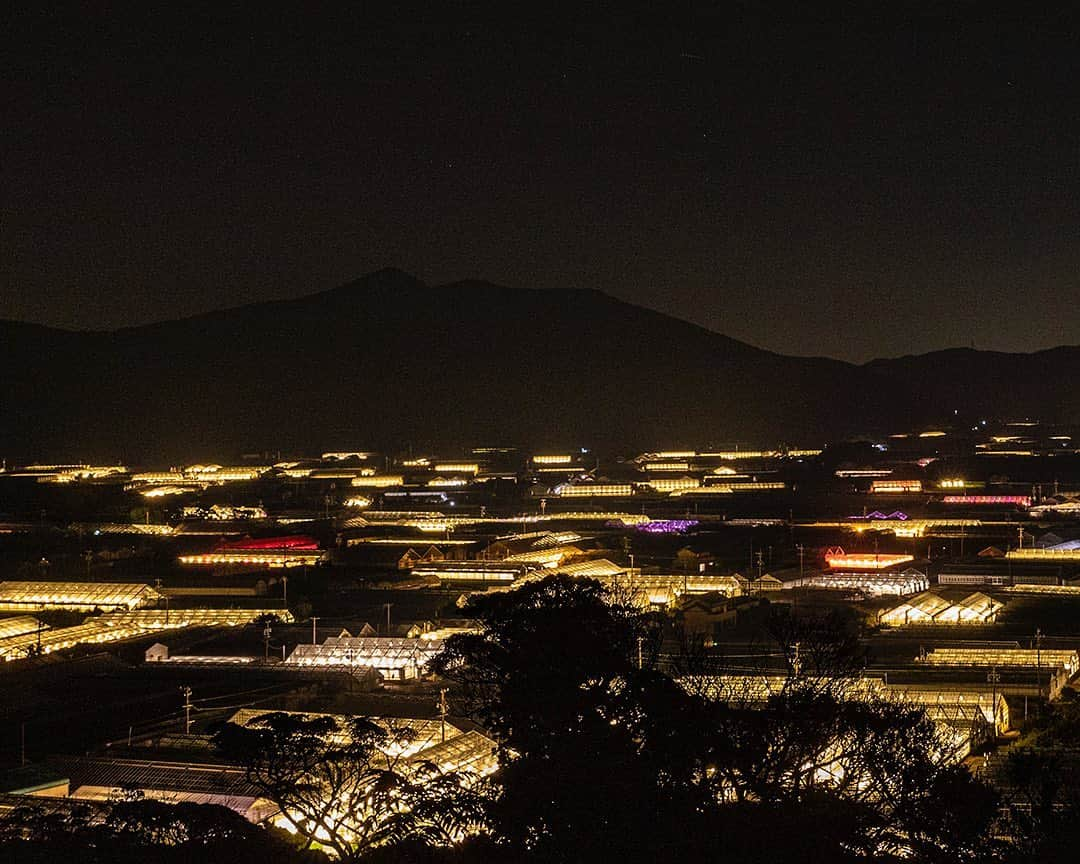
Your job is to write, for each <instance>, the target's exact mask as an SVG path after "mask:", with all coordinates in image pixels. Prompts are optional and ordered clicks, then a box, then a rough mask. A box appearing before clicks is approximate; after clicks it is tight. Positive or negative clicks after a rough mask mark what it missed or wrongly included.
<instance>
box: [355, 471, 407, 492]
mask: <svg viewBox="0 0 1080 864" xmlns="http://www.w3.org/2000/svg"><path fill="white" fill-rule="evenodd" d="M404 482H405V478H404V477H402V476H401V475H400V474H375V475H373V476H370V477H353V479H352V485H353V486H357V487H360V488H363V489H389V488H392V487H394V486H401V485H402V484H404Z"/></svg>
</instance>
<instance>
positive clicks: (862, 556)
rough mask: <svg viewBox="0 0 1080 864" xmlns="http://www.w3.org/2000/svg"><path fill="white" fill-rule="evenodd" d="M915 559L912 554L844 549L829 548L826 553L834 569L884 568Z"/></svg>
mask: <svg viewBox="0 0 1080 864" xmlns="http://www.w3.org/2000/svg"><path fill="white" fill-rule="evenodd" d="M914 560H915V559H914V558H913V557H912V556H911V555H886V554H874V553H866V552H854V553H848V552H845V551H844V550H843V549H837V550H829V552H828V553H826V555H825V563H826V564H828V565H829V566H830V567H831V568H832V569H834V570H884V569H886V568H888V567H895V566H897V565H898V564H906V563H908V562H909V561H914Z"/></svg>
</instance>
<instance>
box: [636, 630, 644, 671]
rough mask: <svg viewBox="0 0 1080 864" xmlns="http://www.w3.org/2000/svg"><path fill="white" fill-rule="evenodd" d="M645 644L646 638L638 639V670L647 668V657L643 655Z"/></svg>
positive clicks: (640, 637)
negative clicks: (642, 649)
mask: <svg viewBox="0 0 1080 864" xmlns="http://www.w3.org/2000/svg"><path fill="white" fill-rule="evenodd" d="M644 643H645V637H644V636H638V637H637V668H638V669H639V670H640V669H643V668H644V667H645V657H644V655H643V654H642V651H641V646H642V645H643V644H644Z"/></svg>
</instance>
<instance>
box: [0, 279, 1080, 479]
mask: <svg viewBox="0 0 1080 864" xmlns="http://www.w3.org/2000/svg"><path fill="white" fill-rule="evenodd" d="M1078 371H1080V348H1059V349H1055V350H1053V351H1045V352H1040V353H1037V354H1031V355H1006V354H994V353H988V352H975V351H968V350H959V351H946V352H939V353H936V354H929V355H925V356H922V357H904V358H900V359H897V360H879V361H874V362H872V363H868V364H866V365H865V366H854V365H851V364H848V363H843V362H840V361H837V360H829V359H824V358H798V357H786V356H783V355H779V354H774V353H772V352H768V351H763V350H761V349H758V348H754V347H753V346H750V345H747V344H745V343H742V342H738V341H736V340H734V339H730V338H728V337H726V336H722V335H719V334H717V333H713V332H710V331H708V330H704V329H702V328H700V327H697V326H694V325H692V324H689V323H687V322H684V321H680V320H677V319H674V318H671V317H668V316H666V315H662V314H660V313H658V312H653V311H650V310H647V309H642V308H640V307H637V306H633V305H631V304H628V303H624V302H622V301H619V300H616V299H614V298H612V297H609V296H606V295H604V294H601V293H599V292H595V291H571V290H567V291H534V290H523V289H512V288H505V287H500V286H497V285H491V284H488V283H484V282H460V283H455V284H452V285H444V286H440V287H430V286H427V285H425V284H423V283H421V282H420V281H418V280H417V279H415V278H413V277H411V276H409V275H408V274H406V273H402V272H400V271H397V270H384V271H380V272H378V273H373V274H371V275H369V276H366V277H364V278H362V279H359V280H357V281H356V282H352V283H350V284H348V285H343V286H341V287H340V288H335V289H332V290H330V291H324V292H322V293H319V294H313V295H311V296H308V297H302V298H299V299H295V300H287V301H277V302H268V303H257V304H253V305H249V306H242V307H239V308H235V309H227V310H223V311H220V312H214V313H210V314H207V315H200V316H197V317H193V318H187V319H183V320H179V321H166V322H161V323H157V324H151V325H147V326H143V327H135V328H128V329H124V330H117V331H114V332H69V331H62V330H54V329H49V328H45V327H40V326H36V325H29V324H21V323H16V322H0V394H2V396H0V405H2V408H3V410H2V412H0V416H2V418H3V420H2V426H0V456H3V457H6V458H7V459H9V461H21V460H26V459H30V458H50V459H60V458H75V457H77V458H81V459H94V460H100V459H110V460H112V459H117V458H123V459H126V460H129V461H132V462H140V461H142V462H160V461H162V460H166V461H177V462H179V461H186V460H198V459H206V458H211V457H216V458H227V457H229V456H231V455H235V454H237V453H240V452H252V451H262V450H278V449H281V450H282V451H289V452H297V451H299V452H308V453H311V452H318V451H320V450H324V449H337V448H346V447H350V448H351V447H373V448H380V449H383V448H389V449H395V450H397V449H402V448H404V447H406V446H408V445H410V444H411V445H413V446H414V447H417V448H424V447H429V446H440V447H443V448H450V447H454V446H457V445H466V444H467V445H480V444H503V443H506V444H520V445H536V446H557V445H576V444H579V443H580V444H583V445H585V446H597V447H609V448H611V447H633V446H635V445H637V446H640V445H643V444H646V443H655V444H656V445H657V446H660V445H667V446H676V445H686V444H693V445H706V444H708V443H713V444H723V443H728V442H733V441H747V442H760V443H762V444H775V443H781V442H790V443H798V444H804V443H811V442H822V441H824V440H826V439H827V438H830V437H833V436H838V435H846V434H850V433H853V432H861V431H872V430H882V431H890V430H893V429H897V428H906V427H907V426H909V425H911V424H913V423H920V422H934V421H936V420H938V419H939V418H943V417H946V416H948V415H950V414H951V413H952V409H954V408H956V409H959V410H961V411H965V412H969V413H979V412H984V413H990V414H1016V413H1020V414H1031V415H1038V416H1042V417H1044V418H1050V417H1060V418H1063V419H1069V420H1080V395H1078V391H1077V388H1076V387H1075V385H1074V382H1075V381H1076V380H1077V372H1078Z"/></svg>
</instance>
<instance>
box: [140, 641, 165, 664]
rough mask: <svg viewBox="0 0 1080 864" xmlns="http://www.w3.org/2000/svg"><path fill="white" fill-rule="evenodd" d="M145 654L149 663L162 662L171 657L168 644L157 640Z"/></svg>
mask: <svg viewBox="0 0 1080 864" xmlns="http://www.w3.org/2000/svg"><path fill="white" fill-rule="evenodd" d="M143 656H144V659H145V660H146V662H147V663H160V662H161V661H162V660H168V659H169V648H168V646H167V645H162V644H161V643H160V642H155V643H154V644H153V645H151V646H150V647H149V648H147V649H146V654H144V655H143Z"/></svg>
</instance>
